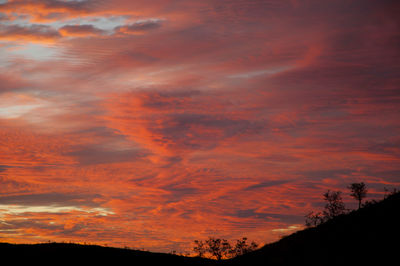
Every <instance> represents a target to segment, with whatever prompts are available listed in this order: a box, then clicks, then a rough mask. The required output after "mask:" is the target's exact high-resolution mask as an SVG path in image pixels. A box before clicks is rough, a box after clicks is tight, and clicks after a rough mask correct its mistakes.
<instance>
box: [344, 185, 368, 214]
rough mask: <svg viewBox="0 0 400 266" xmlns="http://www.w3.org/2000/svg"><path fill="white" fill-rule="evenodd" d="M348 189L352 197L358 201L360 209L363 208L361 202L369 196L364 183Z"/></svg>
mask: <svg viewBox="0 0 400 266" xmlns="http://www.w3.org/2000/svg"><path fill="white" fill-rule="evenodd" d="M348 188H349V189H350V191H351V194H350V196H352V197H353V198H355V199H356V200H358V208H359V209H360V208H361V202H362V200H363V198H365V197H366V196H367V187H366V186H365V184H364V182H361V183H353V184H351V185H350V186H348Z"/></svg>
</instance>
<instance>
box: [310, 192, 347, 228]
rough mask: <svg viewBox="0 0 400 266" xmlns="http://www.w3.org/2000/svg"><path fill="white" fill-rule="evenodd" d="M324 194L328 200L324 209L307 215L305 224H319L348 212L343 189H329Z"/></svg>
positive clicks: (311, 225)
mask: <svg viewBox="0 0 400 266" xmlns="http://www.w3.org/2000/svg"><path fill="white" fill-rule="evenodd" d="M323 196H324V200H325V201H326V204H325V207H324V210H323V211H322V212H314V211H312V212H310V213H308V214H307V215H305V218H306V220H305V225H306V226H307V227H313V226H318V225H320V224H322V223H324V222H326V221H328V220H330V219H332V218H334V217H336V216H339V215H341V214H344V213H346V207H345V205H344V203H343V200H342V192H341V191H330V190H328V191H327V192H326V193H324V194H323Z"/></svg>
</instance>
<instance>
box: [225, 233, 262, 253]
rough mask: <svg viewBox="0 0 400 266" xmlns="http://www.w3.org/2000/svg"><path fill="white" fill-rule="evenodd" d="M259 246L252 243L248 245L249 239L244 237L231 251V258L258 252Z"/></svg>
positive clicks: (237, 241)
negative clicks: (254, 251)
mask: <svg viewBox="0 0 400 266" xmlns="http://www.w3.org/2000/svg"><path fill="white" fill-rule="evenodd" d="M257 247H258V244H257V243H256V242H254V241H252V242H251V243H250V244H248V243H247V237H242V239H238V240H236V245H235V246H234V247H233V248H232V249H231V250H230V253H231V256H232V257H236V256H240V255H243V254H246V253H249V252H251V251H253V250H256V249H257Z"/></svg>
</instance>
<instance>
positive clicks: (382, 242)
mask: <svg viewBox="0 0 400 266" xmlns="http://www.w3.org/2000/svg"><path fill="white" fill-rule="evenodd" d="M399 212H400V194H399V193H397V194H394V195H392V196H389V197H388V198H387V199H385V200H383V201H381V202H378V203H375V204H371V205H369V206H367V207H364V208H362V209H360V210H358V211H353V212H351V213H349V214H346V215H342V216H339V217H336V218H335V219H332V220H330V221H328V222H326V223H324V224H322V225H320V226H318V227H315V228H309V229H306V230H302V231H299V232H296V233H294V234H292V235H290V236H288V237H285V238H283V239H281V240H280V241H278V242H275V243H272V244H268V245H266V246H264V247H262V248H261V249H259V250H257V251H255V252H251V253H249V254H246V255H243V256H240V257H237V258H234V259H231V260H225V261H220V262H216V261H211V260H207V259H201V258H188V257H182V256H176V255H171V254H161V253H151V252H145V251H137V250H129V249H118V248H110V247H101V246H94V245H78V244H64V243H46V244H35V245H14V244H7V243H0V258H1V261H2V262H3V263H2V265H3V264H4V263H5V262H6V261H7V263H5V264H4V265H26V264H25V263H29V264H32V265H64V264H70V265H84V264H86V265H97V264H100V263H101V264H104V265H176V266H179V265H221V266H233V265H246V266H247V265H249V266H253V265H255V266H257V265H272V266H274V265H352V266H356V265H400V259H399V258H400V243H399V237H400V215H399V214H400V213H399ZM22 263H23V264H22Z"/></svg>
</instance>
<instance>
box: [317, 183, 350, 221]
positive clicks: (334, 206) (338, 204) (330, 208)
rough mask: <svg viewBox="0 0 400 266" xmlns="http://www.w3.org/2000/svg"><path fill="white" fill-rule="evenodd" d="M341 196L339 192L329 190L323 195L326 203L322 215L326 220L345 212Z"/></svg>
mask: <svg viewBox="0 0 400 266" xmlns="http://www.w3.org/2000/svg"><path fill="white" fill-rule="evenodd" d="M341 194H342V192H340V191H330V190H328V191H327V192H326V193H325V194H324V200H325V201H326V202H327V203H326V205H325V209H324V211H323V215H324V217H325V219H326V220H329V219H332V218H333V217H336V216H338V215H341V214H344V213H345V212H346V208H345V206H344V203H343V201H342V196H341Z"/></svg>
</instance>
